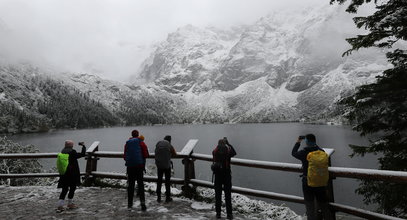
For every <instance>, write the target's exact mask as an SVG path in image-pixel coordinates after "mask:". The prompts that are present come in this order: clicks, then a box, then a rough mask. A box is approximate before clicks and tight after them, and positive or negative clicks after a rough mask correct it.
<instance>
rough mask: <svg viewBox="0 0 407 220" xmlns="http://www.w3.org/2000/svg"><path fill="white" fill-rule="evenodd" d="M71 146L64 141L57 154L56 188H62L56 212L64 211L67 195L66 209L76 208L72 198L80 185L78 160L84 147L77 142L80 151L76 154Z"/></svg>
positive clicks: (71, 143) (83, 153)
mask: <svg viewBox="0 0 407 220" xmlns="http://www.w3.org/2000/svg"><path fill="white" fill-rule="evenodd" d="M73 145H74V143H73V141H71V140H66V141H65V147H64V148H63V149H62V151H61V153H59V154H58V158H57V169H58V172H59V181H58V188H62V191H61V194H60V195H59V201H58V207H57V212H62V211H64V210H65V209H64V203H65V197H66V194H68V205H67V208H68V209H74V208H77V206H76V205H75V204H74V203H73V197H74V194H75V190H76V186H78V185H80V183H81V182H80V171H79V164H78V159H79V158H81V157H84V156H85V152H86V147H85V144H84V143H83V142H79V145H80V146H82V151H81V152H80V153H78V152H76V150H75V149H73ZM68 192H69V193H68Z"/></svg>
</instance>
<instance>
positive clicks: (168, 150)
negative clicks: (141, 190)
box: [155, 135, 177, 202]
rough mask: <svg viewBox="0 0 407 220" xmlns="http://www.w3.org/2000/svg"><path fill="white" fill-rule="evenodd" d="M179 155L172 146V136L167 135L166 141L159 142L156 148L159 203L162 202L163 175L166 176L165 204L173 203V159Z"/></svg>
mask: <svg viewBox="0 0 407 220" xmlns="http://www.w3.org/2000/svg"><path fill="white" fill-rule="evenodd" d="M176 155H177V152H176V151H175V149H174V147H173V146H172V145H171V136H170V135H167V136H165V137H164V140H161V141H159V142H158V143H157V144H156V146H155V165H156V166H157V176H158V180H157V189H156V193H157V202H161V185H162V182H163V175H165V196H166V199H165V202H171V201H172V198H171V166H172V162H171V157H174V156H176Z"/></svg>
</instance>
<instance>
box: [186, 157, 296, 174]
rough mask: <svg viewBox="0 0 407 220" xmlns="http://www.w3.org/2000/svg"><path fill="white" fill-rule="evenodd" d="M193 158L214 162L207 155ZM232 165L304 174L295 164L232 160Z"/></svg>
mask: <svg viewBox="0 0 407 220" xmlns="http://www.w3.org/2000/svg"><path fill="white" fill-rule="evenodd" d="M191 157H192V158H194V159H198V160H205V161H211V162H212V156H211V155H207V154H197V153H193V154H191ZM231 163H232V164H234V165H239V166H245V167H254V168H263V169H270V170H283V171H291V172H302V169H301V165H300V164H294V163H279V162H269V161H259V160H248V159H240V158H232V160H231Z"/></svg>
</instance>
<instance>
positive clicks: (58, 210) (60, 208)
mask: <svg viewBox="0 0 407 220" xmlns="http://www.w3.org/2000/svg"><path fill="white" fill-rule="evenodd" d="M56 211H57V213H61V212H63V211H65V209H64V207H63V206H58V207H57V210H56Z"/></svg>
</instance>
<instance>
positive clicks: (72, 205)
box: [67, 203, 78, 209]
mask: <svg viewBox="0 0 407 220" xmlns="http://www.w3.org/2000/svg"><path fill="white" fill-rule="evenodd" d="M67 207H68V209H76V208H78V206H77V205H75V204H74V203H71V204H68V205H67Z"/></svg>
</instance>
